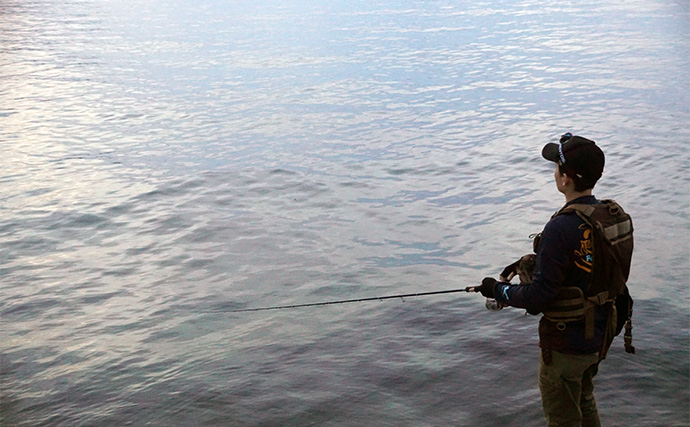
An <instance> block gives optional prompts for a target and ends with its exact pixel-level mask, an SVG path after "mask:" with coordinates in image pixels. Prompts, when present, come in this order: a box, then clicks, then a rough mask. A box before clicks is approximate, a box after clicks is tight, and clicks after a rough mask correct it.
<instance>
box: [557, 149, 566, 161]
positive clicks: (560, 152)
mask: <svg viewBox="0 0 690 427" xmlns="http://www.w3.org/2000/svg"><path fill="white" fill-rule="evenodd" d="M558 155H559V156H560V157H561V164H565V156H564V155H563V144H558Z"/></svg>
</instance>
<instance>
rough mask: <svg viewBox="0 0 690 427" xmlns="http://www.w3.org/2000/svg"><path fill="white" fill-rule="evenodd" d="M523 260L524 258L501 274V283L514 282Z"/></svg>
mask: <svg viewBox="0 0 690 427" xmlns="http://www.w3.org/2000/svg"><path fill="white" fill-rule="evenodd" d="M521 260H522V258H520V259H519V260H517V261H515V262H514V263H512V264H510V265H509V266H507V267H506V268H504V269H503V271H502V272H501V282H510V281H511V280H513V277H515V275H516V274H517V268H518V265H519V264H520V261H521Z"/></svg>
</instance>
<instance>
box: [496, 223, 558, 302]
mask: <svg viewBox="0 0 690 427" xmlns="http://www.w3.org/2000/svg"><path fill="white" fill-rule="evenodd" d="M564 219H566V218H565V217H563V216H559V217H556V218H554V219H552V220H551V221H549V222H548V223H547V224H546V226H545V227H544V231H543V232H542V237H541V242H540V244H539V248H538V250H537V265H536V271H535V273H534V280H533V281H532V283H530V284H526V285H511V284H508V283H504V282H499V283H497V284H496V287H495V288H494V295H495V297H496V300H497V301H498V302H500V303H502V304H504V305H510V306H513V307H518V308H525V309H527V311H529V312H530V313H533V314H536V313H540V312H542V311H544V309H545V308H546V306H547V305H548V303H549V302H550V301H551V300H552V299H553V298H554V297H555V296H556V294H557V293H558V290H559V289H560V288H561V287H562V286H563V282H564V281H565V276H566V268H567V266H568V265H569V261H570V260H569V254H570V252H571V250H569V245H568V241H567V238H566V236H565V234H564V233H563V229H564V227H563V226H562V225H563V224H562V222H564V221H563V220H564Z"/></svg>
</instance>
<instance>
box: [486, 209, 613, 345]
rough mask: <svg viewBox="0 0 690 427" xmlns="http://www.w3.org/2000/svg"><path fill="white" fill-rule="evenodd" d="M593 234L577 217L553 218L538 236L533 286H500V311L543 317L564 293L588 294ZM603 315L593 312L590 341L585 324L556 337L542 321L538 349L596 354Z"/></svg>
mask: <svg viewBox="0 0 690 427" xmlns="http://www.w3.org/2000/svg"><path fill="white" fill-rule="evenodd" d="M574 203H577V204H597V203H600V202H599V201H598V200H597V199H596V198H595V197H594V196H584V197H580V198H578V199H575V200H573V201H571V202H569V203H567V204H566V206H568V205H569V204H574ZM591 233H592V230H591V229H590V227H588V226H587V225H586V224H585V223H584V221H582V219H580V217H578V216H577V215H576V214H575V213H571V214H565V215H558V216H556V217H555V218H552V219H551V220H550V221H549V222H548V223H547V224H546V226H545V227H544V231H542V235H541V242H540V243H539V247H538V248H537V265H536V272H535V274H534V281H533V282H532V283H531V284H528V285H511V284H507V283H502V282H499V283H497V284H496V286H495V288H494V293H495V296H496V300H498V301H499V302H500V303H502V304H504V305H510V306H513V307H518V308H525V309H527V311H529V312H530V313H539V312H542V311H544V309H545V308H546V307H547V305H548V303H549V302H550V301H551V300H553V298H554V297H555V296H556V294H557V293H558V291H559V290H560V289H561V288H563V287H568V286H577V287H579V288H581V289H582V291H583V292H584V293H585V295H586V294H587V289H588V288H589V284H590V282H591V277H592V274H591V272H592V262H593V258H592V255H593V254H592V236H591ZM607 313H608V312H607V311H606V309H605V308H604V307H601V306H597V307H596V312H595V333H594V338H593V339H590V340H586V339H585V332H584V321H582V322H570V323H568V324H567V326H566V328H565V330H563V331H560V330H558V329H557V328H556V324H555V323H554V322H551V321H549V320H547V319H546V318H544V317H542V319H541V321H540V322H539V345H540V346H541V347H542V348H549V349H551V350H555V351H559V352H562V353H569V354H588V353H596V352H597V351H599V349H600V346H601V343H602V340H603V334H604V330H605V327H606V319H607Z"/></svg>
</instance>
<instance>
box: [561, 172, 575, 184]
mask: <svg viewBox="0 0 690 427" xmlns="http://www.w3.org/2000/svg"><path fill="white" fill-rule="evenodd" d="M558 179H560V180H561V187H563V188H568V187H569V186H571V185H572V183H573V179H572V178H571V177H569V176H568V173H567V172H565V173H563V175H560V176H559V177H558Z"/></svg>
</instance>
